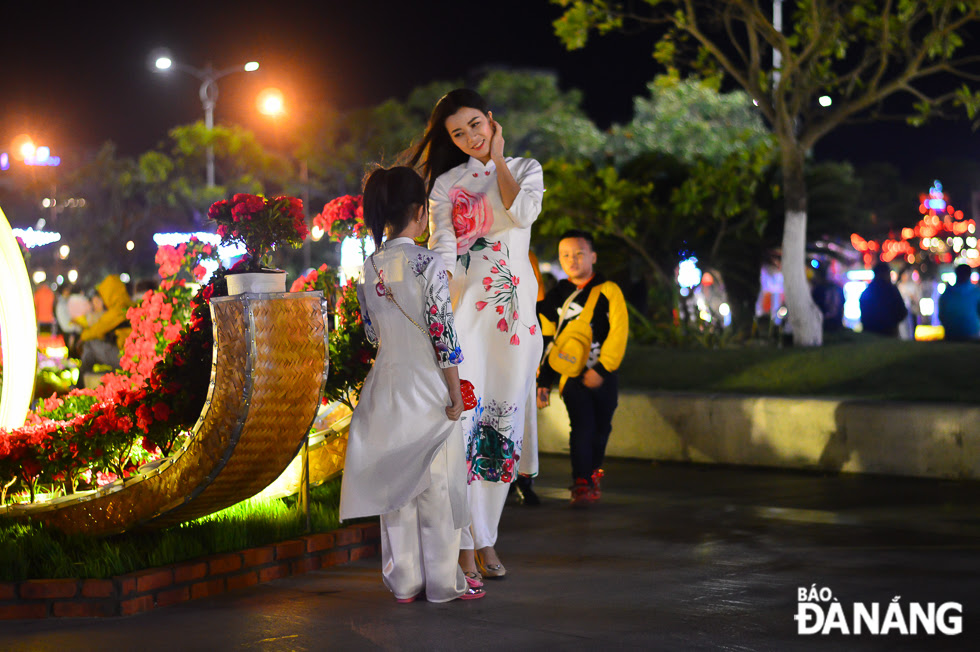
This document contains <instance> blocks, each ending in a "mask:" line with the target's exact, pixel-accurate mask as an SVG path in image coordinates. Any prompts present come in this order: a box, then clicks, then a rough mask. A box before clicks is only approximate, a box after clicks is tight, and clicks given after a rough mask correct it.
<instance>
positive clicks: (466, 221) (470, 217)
mask: <svg viewBox="0 0 980 652" xmlns="http://www.w3.org/2000/svg"><path fill="white" fill-rule="evenodd" d="M449 201H450V203H451V204H452V206H453V230H454V231H455V232H456V253H457V254H464V253H466V252H467V251H469V250H470V247H472V246H473V243H474V242H476V241H477V239H478V238H482V237H483V236H485V235H486V234H487V233H489V232H490V227H491V226H493V209H492V208H491V207H490V202H488V201H487V196H486V194H485V193H482V192H478V193H471V192H469V191H468V190H466V189H465V188H460V187H458V186H454V187H453V188H451V189H450V190H449Z"/></svg>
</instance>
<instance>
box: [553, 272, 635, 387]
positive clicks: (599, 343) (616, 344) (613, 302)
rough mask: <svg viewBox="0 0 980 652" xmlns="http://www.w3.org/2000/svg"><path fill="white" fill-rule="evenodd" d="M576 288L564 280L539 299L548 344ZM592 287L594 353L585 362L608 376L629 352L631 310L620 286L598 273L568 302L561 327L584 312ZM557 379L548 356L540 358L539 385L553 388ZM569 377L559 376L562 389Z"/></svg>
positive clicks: (588, 366)
mask: <svg viewBox="0 0 980 652" xmlns="http://www.w3.org/2000/svg"><path fill="white" fill-rule="evenodd" d="M575 289H576V288H575V285H574V284H573V283H571V282H570V281H568V280H562V281H560V282H559V283H558V285H557V286H555V287H554V288H553V289H552V290H551V291H550V292H548V294H547V295H546V296H545V298H544V299H543V300H542V301H539V302H538V319H539V320H540V321H541V335H543V336H544V344H545V347H547V346H548V344H549V343H550V342H551V341H552V340H553V339H554V338H555V335H556V333H555V329H556V328H557V327H558V320H559V319H560V317H561V308H562V306H563V305H564V304H565V300H566V299H568V297H569V296H570V295H571V294H572V292H574V291H575ZM593 289H596V290H597V291H598V292H599V297H598V301H596V306H595V311H594V312H593V313H592V322H591V326H592V353H591V355H589V361H588V362H587V363H586V365H585V366H586V368H588V369H593V370H594V371H596V372H597V373H598V374H599V375H600V376H602V377H606V376H609V375H610V374H612V373H614V372H615V371H616V370H617V369H619V365H620V364H622V362H623V356H625V355H626V340H627V339H628V338H629V313H628V312H627V310H626V299H625V298H624V297H623V291H622V290H620V289H619V286H618V285H616V284H615V283H613V282H612V281H607V280H605V279H604V278H603V277H602V275H600V274H598V273H597V274H596V275H595V276H594V277H593V278H592V280H591V281H589V282H588V283H587V284H586V286H585V287H584V288H583V289H582V291H581V292H579V294H578V296H576V297H575V299H574V300H573V301H572V303H571V304H570V305H569V307H568V314H567V315H566V317H565V322H564V324H562V328H563V329H564V327H565V324H568V322H569V321H571V320H573V319H575V318H576V316H577V315H579V314H581V313H582V310H583V308H584V307H585V304H586V302H587V301H588V300H589V293H590V292H592V290H593ZM555 380H559V375H558V373H557V372H556V371H555V370H554V369H552V368H551V365H549V364H548V359H547V357H546V358H545V359H544V360H543V361H542V362H541V369H540V371H539V373H538V383H537V384H538V387H548V388H550V387H551V386H552V385H554V383H555ZM566 380H568V377H567V376H561V377H560V380H559V385H558V388H559V390H561V389H562V388H564V387H565V381H566Z"/></svg>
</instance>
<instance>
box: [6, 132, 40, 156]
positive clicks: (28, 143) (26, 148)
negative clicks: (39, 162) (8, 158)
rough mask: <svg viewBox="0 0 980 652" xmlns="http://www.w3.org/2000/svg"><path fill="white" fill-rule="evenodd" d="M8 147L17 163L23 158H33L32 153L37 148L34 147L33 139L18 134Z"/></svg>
mask: <svg viewBox="0 0 980 652" xmlns="http://www.w3.org/2000/svg"><path fill="white" fill-rule="evenodd" d="M10 145H11V149H12V150H13V153H14V154H13V155H14V158H15V159H17V160H18V161H23V160H24V159H25V158H30V157H32V156H34V152H35V151H36V150H37V147H36V146H35V145H34V139H32V138H31V137H30V136H28V135H27V134H20V135H19V136H16V137H14V140H13V142H11V143H10Z"/></svg>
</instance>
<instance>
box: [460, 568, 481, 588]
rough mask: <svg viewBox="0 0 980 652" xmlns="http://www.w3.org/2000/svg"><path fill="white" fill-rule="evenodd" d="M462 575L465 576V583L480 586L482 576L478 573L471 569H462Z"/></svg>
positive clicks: (474, 586) (475, 586)
mask: <svg viewBox="0 0 980 652" xmlns="http://www.w3.org/2000/svg"><path fill="white" fill-rule="evenodd" d="M463 577H465V578H466V584H467V585H468V586H470V587H473V588H480V587H481V586H483V578H482V577H481V576H480V574H479V573H474V572H473V571H469V572H467V571H463Z"/></svg>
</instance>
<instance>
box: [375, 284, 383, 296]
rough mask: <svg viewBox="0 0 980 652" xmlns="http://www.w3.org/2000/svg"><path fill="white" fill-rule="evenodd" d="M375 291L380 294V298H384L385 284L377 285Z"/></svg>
mask: <svg viewBox="0 0 980 652" xmlns="http://www.w3.org/2000/svg"><path fill="white" fill-rule="evenodd" d="M374 291H375V292H377V293H378V296H379V297H383V296H384V295H385V286H384V283H378V284H377V285H375V286H374Z"/></svg>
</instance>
